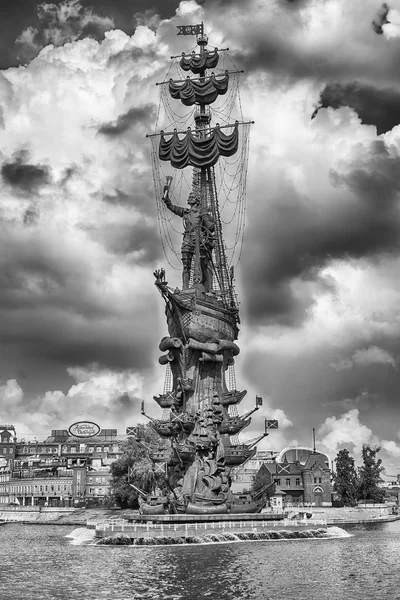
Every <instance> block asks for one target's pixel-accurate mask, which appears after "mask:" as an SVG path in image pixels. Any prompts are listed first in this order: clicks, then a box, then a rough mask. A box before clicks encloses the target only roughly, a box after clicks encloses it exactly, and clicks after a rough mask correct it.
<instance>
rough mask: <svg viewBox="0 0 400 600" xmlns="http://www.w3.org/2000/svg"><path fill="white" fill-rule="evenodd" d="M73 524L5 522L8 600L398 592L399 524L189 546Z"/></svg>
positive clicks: (236, 598)
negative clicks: (336, 534) (155, 543)
mask: <svg viewBox="0 0 400 600" xmlns="http://www.w3.org/2000/svg"><path fill="white" fill-rule="evenodd" d="M73 529H74V528H73V527H71V528H69V527H61V526H54V525H51V526H50V525H49V526H48V525H20V524H8V525H3V526H1V527H0V548H1V559H0V590H1V593H0V597H1V598H4V600H39V599H40V600H42V599H43V600H56V599H62V600H103V599H107V600H133V599H141V600H150V599H151V600H158V599H160V600H199V599H200V598H210V599H211V600H241V599H245V598H246V599H247V598H251V599H260V600H336V599H340V600H358V599H359V600H381V599H383V598H390V599H391V600H395V599H396V598H400V569H399V558H400V521H396V522H392V523H381V524H375V525H368V526H361V525H358V526H346V531H347V532H349V533H350V534H351V537H340V538H334V539H301V540H282V541H275V542H274V541H265V542H264V541H256V542H236V543H222V544H208V545H186V546H159V547H149V546H147V547H146V546H142V547H140V546H96V545H74V544H72V543H71V540H70V539H68V538H66V537H65V536H66V535H67V534H68V533H71V531H72V530H73Z"/></svg>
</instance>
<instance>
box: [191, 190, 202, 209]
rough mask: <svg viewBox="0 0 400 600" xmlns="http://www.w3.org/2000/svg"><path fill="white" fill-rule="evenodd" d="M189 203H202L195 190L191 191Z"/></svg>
mask: <svg viewBox="0 0 400 600" xmlns="http://www.w3.org/2000/svg"><path fill="white" fill-rule="evenodd" d="M188 204H190V205H191V206H192V205H195V204H200V198H199V197H198V196H197V194H195V193H194V192H190V194H189V198H188Z"/></svg>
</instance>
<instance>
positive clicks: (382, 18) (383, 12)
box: [372, 3, 390, 35]
mask: <svg viewBox="0 0 400 600" xmlns="http://www.w3.org/2000/svg"><path fill="white" fill-rule="evenodd" d="M389 10H390V9H389V6H388V5H387V4H386V3H384V4H382V6H381V8H380V9H379V11H378V12H377V14H376V17H375V19H374V20H373V21H372V29H373V30H374V31H375V33H377V34H378V35H382V34H383V29H382V25H386V24H387V23H389V21H388V20H387V15H388V13H389Z"/></svg>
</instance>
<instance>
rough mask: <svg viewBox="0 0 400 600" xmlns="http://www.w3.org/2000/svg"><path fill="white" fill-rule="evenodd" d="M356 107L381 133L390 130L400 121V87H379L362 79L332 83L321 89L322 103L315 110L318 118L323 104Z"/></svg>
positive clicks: (335, 106)
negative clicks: (362, 81)
mask: <svg viewBox="0 0 400 600" xmlns="http://www.w3.org/2000/svg"><path fill="white" fill-rule="evenodd" d="M341 106H349V107H350V108H353V109H354V110H355V111H356V113H357V114H358V116H359V117H360V119H361V123H365V124H366V125H376V129H377V133H378V135H380V134H381V133H385V132H386V131H390V130H391V129H393V127H395V126H396V125H398V124H399V123H400V108H399V106H400V90H397V89H390V88H389V89H378V88H376V87H373V86H371V85H362V84H360V83H358V82H353V83H347V84H329V85H327V86H326V87H325V88H324V89H323V90H322V92H321V95H320V104H319V106H318V108H316V110H315V111H314V113H313V115H312V118H314V117H315V116H316V115H317V114H318V111H319V110H320V109H321V108H328V107H332V108H340V107H341Z"/></svg>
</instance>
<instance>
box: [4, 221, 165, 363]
mask: <svg viewBox="0 0 400 600" xmlns="http://www.w3.org/2000/svg"><path fill="white" fill-rule="evenodd" d="M3 233H4V232H3ZM13 235H14V234H13ZM13 235H8V236H4V235H3V237H2V239H1V244H0V289H1V291H2V293H1V295H0V343H1V345H2V348H3V352H4V353H7V352H8V350H7V349H11V350H12V351H13V355H15V354H18V356H19V357H20V360H25V359H27V358H29V357H32V356H35V357H36V358H37V359H38V360H47V361H49V362H50V363H54V364H63V365H76V364H79V365H90V364H91V363H97V364H98V365H100V366H104V367H108V368H117V369H118V368H122V369H125V368H134V369H142V368H147V367H149V366H150V365H151V364H152V361H151V355H152V349H153V348H154V347H156V345H157V343H158V340H157V331H156V328H153V329H151V328H150V326H149V325H150V324H149V314H153V318H154V314H155V313H156V312H157V309H156V303H157V301H158V297H157V294H156V293H154V296H153V297H151V298H148V299H146V303H144V302H141V301H140V300H137V299H136V298H132V301H131V302H128V301H126V302H125V298H124V296H123V294H122V296H121V297H120V296H118V295H117V296H115V295H114V293H111V294H110V293H108V294H107V292H106V291H104V290H108V287H107V284H106V283H104V290H103V286H102V285H101V286H100V288H99V287H98V285H99V284H98V281H97V278H98V276H99V275H98V273H96V272H94V271H93V266H90V265H88V264H86V263H85V261H81V262H80V261H79V260H76V261H74V260H72V257H71V256H70V255H69V254H68V252H67V253H63V252H62V248H63V242H62V240H59V247H58V248H57V251H55V252H54V248H53V246H51V245H50V246H49V245H47V243H44V244H41V243H40V242H39V241H38V240H37V239H36V237H34V236H31V235H30V233H29V230H28V229H27V228H26V229H24V230H23V231H21V236H22V237H21V236H18V237H17V238H15V239H14V238H13ZM149 273H150V274H149V277H150V278H151V271H150V272H149ZM101 277H102V279H103V278H104V277H105V275H104V274H103V275H102V276H101ZM129 290H132V287H131V286H130V285H127V292H126V293H131V291H129ZM150 306H151V309H149V307H150ZM149 310H150V312H149Z"/></svg>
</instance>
